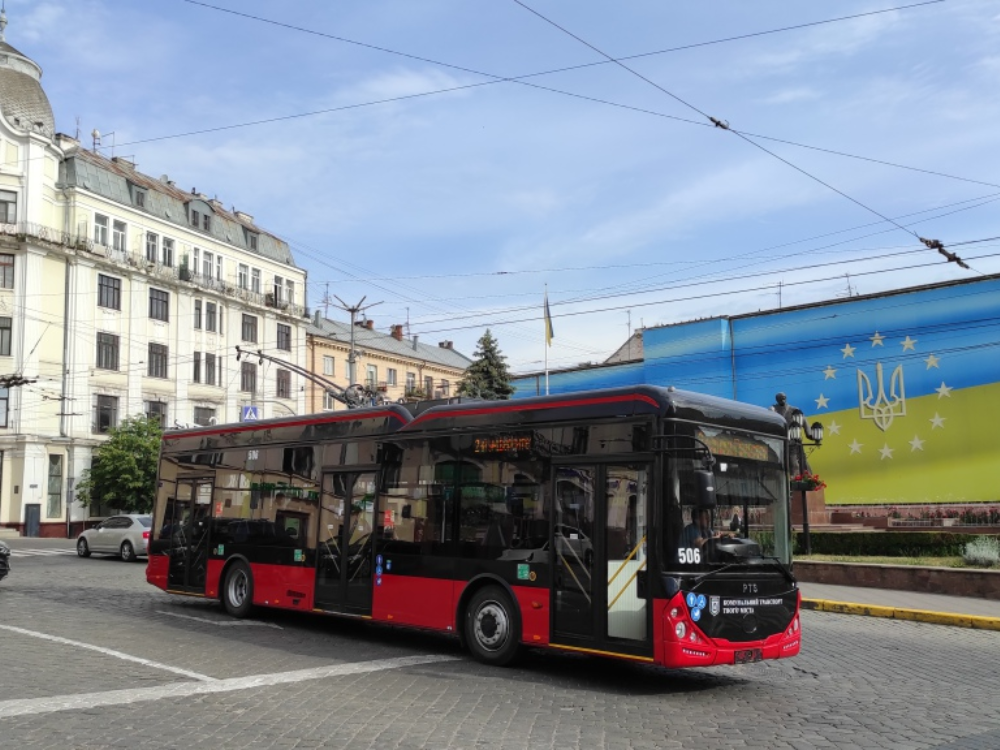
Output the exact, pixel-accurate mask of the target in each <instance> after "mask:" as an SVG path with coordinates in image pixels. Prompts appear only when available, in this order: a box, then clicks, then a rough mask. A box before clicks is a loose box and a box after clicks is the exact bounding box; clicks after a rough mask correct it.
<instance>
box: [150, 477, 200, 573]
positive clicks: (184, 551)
mask: <svg viewBox="0 0 1000 750" xmlns="http://www.w3.org/2000/svg"><path fill="white" fill-rule="evenodd" d="M168 503H169V505H168V507H167V511H166V513H165V514H164V518H163V528H162V529H161V531H160V534H161V536H162V537H166V538H167V539H169V540H170V552H169V554H170V566H169V568H168V571H167V586H168V588H170V589H179V590H182V591H197V592H203V591H204V590H205V567H206V565H207V563H208V544H209V538H208V537H209V534H208V529H209V525H210V522H211V517H212V480H211V479H209V478H205V479H179V480H178V481H177V496H176V497H174V498H170V500H169V501H168Z"/></svg>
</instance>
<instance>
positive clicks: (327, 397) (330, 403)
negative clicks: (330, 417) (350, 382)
mask: <svg viewBox="0 0 1000 750" xmlns="http://www.w3.org/2000/svg"><path fill="white" fill-rule="evenodd" d="M323 408H324V409H325V410H326V411H333V410H334V409H336V408H337V399H335V398H334V397H333V394H332V393H330V391H323Z"/></svg>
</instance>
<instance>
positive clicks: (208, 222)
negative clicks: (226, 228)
mask: <svg viewBox="0 0 1000 750" xmlns="http://www.w3.org/2000/svg"><path fill="white" fill-rule="evenodd" d="M201 228H202V229H204V230H205V231H206V232H207V231H208V230H209V229H211V228H212V217H211V216H210V215H209V214H202V215H201Z"/></svg>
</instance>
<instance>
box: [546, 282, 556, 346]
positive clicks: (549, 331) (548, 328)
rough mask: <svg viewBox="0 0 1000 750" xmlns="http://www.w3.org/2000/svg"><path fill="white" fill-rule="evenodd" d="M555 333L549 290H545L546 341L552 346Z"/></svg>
mask: <svg viewBox="0 0 1000 750" xmlns="http://www.w3.org/2000/svg"><path fill="white" fill-rule="evenodd" d="M554 336H555V334H554V333H553V332H552V313H551V312H549V290H548V289H546V290H545V343H546V344H548V345H549V346H552V338H553V337H554Z"/></svg>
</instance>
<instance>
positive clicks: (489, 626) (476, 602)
mask: <svg viewBox="0 0 1000 750" xmlns="http://www.w3.org/2000/svg"><path fill="white" fill-rule="evenodd" d="M520 620H521V618H520V617H519V614H518V611H517V609H516V608H515V606H514V603H513V602H512V601H511V599H510V596H508V595H507V592H506V591H504V590H503V589H502V588H500V587H499V586H487V587H485V588H483V589H480V590H479V591H477V592H476V593H475V594H473V596H472V600H471V601H470V602H469V606H468V608H467V609H466V610H465V640H466V643H467V644H468V646H469V651H471V652H472V655H473V656H474V657H475V658H476V659H478V660H479V661H481V662H484V663H486V664H494V665H497V666H504V665H506V664H510V663H511V662H512V661H513V660H514V659H515V657H517V655H518V652H519V651H520V646H521V644H520V643H519V642H518V636H519V633H520V632H521V622H520Z"/></svg>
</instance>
